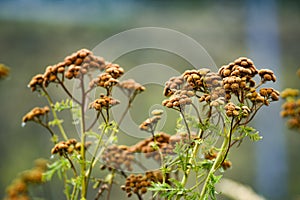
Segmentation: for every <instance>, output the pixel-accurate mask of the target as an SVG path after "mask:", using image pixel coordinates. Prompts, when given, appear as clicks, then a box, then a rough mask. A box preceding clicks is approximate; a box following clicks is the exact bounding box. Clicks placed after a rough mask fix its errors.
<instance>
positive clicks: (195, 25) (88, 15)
mask: <svg viewBox="0 0 300 200" xmlns="http://www.w3.org/2000/svg"><path fill="white" fill-rule="evenodd" d="M263 2H264V1H263ZM256 3H257V4H256ZM250 4H251V5H250ZM269 5H272V9H273V10H271V11H272V12H273V14H274V13H275V15H274V16H275V18H271V19H270V20H271V22H270V23H275V25H276V26H275V27H276V30H275V31H276V34H275V36H276V37H275V40H276V41H275V42H276V43H277V44H278V45H277V46H276V50H275V51H276V52H277V54H276V53H275V54H270V55H269V54H268V55H266V56H265V55H263V54H260V58H257V59H258V60H261V57H263V58H264V56H265V58H266V60H264V62H263V63H264V64H266V66H260V65H259V64H257V63H256V57H255V56H256V54H255V53H253V51H254V52H255V49H256V48H258V49H260V45H261V44H259V43H257V44H256V43H252V42H251V37H249V32H251V30H250V29H252V27H251V26H250V25H249V18H251V13H249V12H250V10H251V9H249V6H252V8H254V10H255V8H256V7H255V6H257V10H258V12H259V13H258V14H260V15H259V16H260V17H261V18H260V19H261V21H260V19H259V20H257V21H258V22H260V23H261V24H260V25H261V26H259V27H262V29H258V30H254V33H257V36H260V34H261V32H268V31H266V30H263V29H264V28H265V29H268V27H269V24H268V21H267V22H266V21H265V20H264V16H266V18H268V16H269V15H267V14H266V13H265V12H264V9H262V8H264V6H267V7H268V6H269ZM257 21H256V22H257ZM264 23H265V24H264ZM147 26H151V27H164V28H170V29H174V30H176V31H180V32H182V33H184V34H186V35H188V36H190V37H192V38H193V39H195V40H196V41H197V42H199V43H200V44H201V45H202V46H203V47H204V48H205V49H206V50H207V52H208V53H209V54H210V56H211V57H212V58H213V60H214V61H215V63H216V65H217V66H221V65H223V64H227V63H229V62H230V61H233V60H234V59H236V58H237V57H239V56H248V57H250V58H251V59H253V61H254V62H255V63H256V65H257V67H258V68H269V67H275V68H274V69H275V71H276V75H277V78H278V80H279V84H277V85H276V86H275V88H276V89H278V90H282V89H283V88H285V87H294V88H299V83H300V80H299V78H297V77H296V74H295V72H296V71H297V69H298V68H299V67H300V62H299V60H298V59H299V55H300V48H299V44H300V3H299V2H297V1H265V2H264V3H261V1H258V2H256V1H230V2H228V1H221V0H219V1H215V2H214V3H212V2H210V1H200V2H198V1H182V2H181V1H134V0H128V1H120V0H114V1H89V2H86V1H81V0H73V1H67V0H52V1H50V0H48V1H46V0H31V1H22V0H19V1H9V0H7V1H3V0H2V1H1V0H0V63H4V64H6V65H8V66H10V68H11V72H10V76H9V77H8V78H7V79H5V80H2V81H1V82H0V94H1V100H0V101H1V112H0V113H1V114H0V116H1V121H0V130H1V132H0V133H1V134H0V152H1V161H0V197H3V196H4V193H5V187H6V186H7V185H9V184H10V183H11V181H12V180H13V178H14V177H16V175H17V174H18V172H20V171H22V170H25V169H28V168H31V167H32V166H33V163H32V162H33V160H34V159H36V158H39V157H43V158H50V156H51V155H50V149H51V147H52V145H51V143H50V142H49V135H48V133H47V132H46V130H44V129H43V128H41V127H39V126H38V125H36V124H31V123H28V124H27V125H26V127H24V128H22V127H21V119H22V116H23V115H24V114H25V113H27V112H28V111H29V110H30V109H31V108H32V107H34V106H42V105H44V104H45V103H46V102H45V101H44V100H43V99H42V98H39V97H38V95H37V94H36V93H32V92H31V91H30V89H28V88H27V84H28V82H29V81H30V79H31V77H32V76H33V75H35V74H37V73H42V72H43V71H44V68H45V67H46V66H47V65H51V64H55V63H57V62H59V61H61V60H62V59H63V58H64V57H65V56H66V55H69V54H70V53H72V52H74V51H77V50H78V49H80V48H88V49H93V48H94V47H95V46H96V45H97V44H99V43H100V42H101V41H103V40H105V39H107V38H108V37H110V36H112V35H114V34H117V33H119V32H121V31H125V30H128V29H131V28H137V27H147ZM253 28H255V27H253ZM272 31H273V30H272ZM271 34H273V33H272V32H271ZM252 35H253V29H252ZM254 36H255V34H254ZM249 38H250V39H249ZM266 39H268V35H267V36H266ZM269 42H270V43H269V44H268V41H267V43H266V44H267V46H265V48H269V50H270V52H272V51H274V49H273V48H275V47H274V46H273V44H274V41H269ZM272 56H273V57H272ZM273 59H274V60H277V61H278V62H277V63H278V66H269V65H272V64H273V63H274V62H273ZM117 62H118V63H119V64H120V65H121V66H124V68H125V69H126V70H129V69H131V68H133V67H134V66H136V65H140V64H144V63H149V62H156V63H163V64H165V65H168V66H172V67H173V68H175V69H176V70H178V71H181V72H183V71H184V70H185V69H188V68H189V67H190V66H189V63H187V62H186V61H185V60H184V59H182V58H180V57H178V56H176V55H173V54H171V53H168V52H163V51H158V50H140V51H135V52H131V53H129V54H127V55H124V56H122V57H121V58H119V59H118V60H117ZM190 68H191V67H190ZM158 73H159V72H158ZM162 89H163V88H162V87H159V88H152V89H151V87H150V89H149V90H148V91H147V92H146V93H145V94H143V96H141V97H140V99H138V100H137V105H143V103H145V104H144V106H143V107H142V108H141V109H139V108H136V110H133V113H132V116H134V120H136V121H137V123H140V122H141V121H142V120H143V119H144V118H146V117H147V116H148V109H149V107H151V105H152V104H158V103H160V102H161V100H162V99H163V97H162V95H161V94H162ZM151 91H152V92H155V95H153V94H152V95H151ZM153 96H155V98H153ZM143 98H145V99H147V101H146V102H143ZM280 104H281V102H279V103H276V105H275V104H273V105H271V106H270V107H269V108H268V109H270V110H272V109H273V110H275V111H276V112H277V111H279V108H280ZM262 112H269V111H268V110H267V109H262V110H261V113H262ZM138 113H139V114H138ZM259 116H263V117H262V118H260V119H258V120H256V121H263V122H266V124H270V122H271V124H274V125H275V124H276V126H278V127H279V128H277V129H276V130H277V131H275V132H273V131H272V132H262V133H261V134H262V135H263V136H264V139H263V140H262V141H260V142H258V144H253V143H251V142H250V141H244V143H243V144H242V145H241V147H239V148H234V149H233V150H232V152H231V154H230V159H231V161H232V162H233V167H232V169H230V170H229V171H228V172H226V173H225V177H227V178H232V179H233V180H237V181H239V182H241V183H244V184H247V185H249V186H250V187H252V188H253V189H254V190H255V191H257V192H258V193H260V194H262V195H263V196H265V197H266V198H268V199H293V200H297V199H300V173H299V169H300V154H299V147H300V134H299V133H297V132H293V131H289V130H287V128H286V127H285V126H284V125H285V121H284V120H283V119H281V118H280V115H279V112H277V113H275V115H260V114H259ZM170 117H171V118H170V119H171V120H168V123H170V124H171V125H168V126H166V130H165V131H171V130H172V125H173V121H174V120H173V119H174V117H173V118H172V116H170ZM258 125H259V126H256V125H255V123H253V126H255V127H256V128H257V129H258V130H263V129H266V130H268V128H269V127H264V123H258ZM274 137H277V138H280V141H276V143H272V141H273V139H274ZM124 142H125V143H126V141H124ZM127 142H128V144H129V141H127ZM264 144H266V145H264ZM269 158H272V159H269ZM272 173H273V174H272ZM262 174H268V176H269V177H267V178H263V179H264V180H261V178H260V177H262ZM264 185H265V186H266V187H264ZM51 188H52V192H49V191H48V193H52V197H50V196H48V197H45V196H42V195H41V197H43V198H45V199H60V198H62V197H56V196H55V194H56V193H57V191H55V190H56V189H57V188H55V187H54V186H51V185H47V186H46V189H47V190H48V189H49V190H51Z"/></svg>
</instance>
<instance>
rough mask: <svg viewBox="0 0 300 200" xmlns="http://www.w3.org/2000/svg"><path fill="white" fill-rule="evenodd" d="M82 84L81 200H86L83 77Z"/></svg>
mask: <svg viewBox="0 0 300 200" xmlns="http://www.w3.org/2000/svg"><path fill="white" fill-rule="evenodd" d="M80 83H81V85H80V86H81V92H82V96H81V98H82V100H81V148H80V155H81V179H82V180H81V200H85V199H86V196H87V177H86V175H85V172H86V157H85V153H86V152H85V139H86V138H85V131H86V130H85V100H86V96H85V92H84V79H83V76H82V77H81V79H80Z"/></svg>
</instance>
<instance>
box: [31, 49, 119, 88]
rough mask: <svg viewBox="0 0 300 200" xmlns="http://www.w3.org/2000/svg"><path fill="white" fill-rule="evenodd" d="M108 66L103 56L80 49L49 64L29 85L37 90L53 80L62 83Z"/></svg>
mask: <svg viewBox="0 0 300 200" xmlns="http://www.w3.org/2000/svg"><path fill="white" fill-rule="evenodd" d="M107 68H109V67H108V66H106V64H105V60H104V59H103V58H102V57H97V56H95V55H93V52H91V51H90V50H87V49H80V50H79V51H77V52H75V53H72V54H71V55H69V56H67V57H66V58H65V59H64V61H62V62H59V63H57V64H55V65H51V66H48V67H47V68H46V70H45V72H44V73H43V74H38V75H36V76H34V77H33V78H32V79H31V81H30V83H29V85H28V86H29V87H30V88H31V90H32V91H35V90H36V89H37V88H38V87H41V88H43V87H48V85H49V84H50V83H51V82H52V83H57V84H62V83H63V82H64V79H65V78H67V79H73V78H76V79H77V78H81V76H83V75H85V74H90V72H92V71H94V70H100V71H102V70H106V69H107ZM115 71H116V70H113V73H114V74H116V72H115ZM119 71H122V70H119ZM118 74H122V72H118Z"/></svg>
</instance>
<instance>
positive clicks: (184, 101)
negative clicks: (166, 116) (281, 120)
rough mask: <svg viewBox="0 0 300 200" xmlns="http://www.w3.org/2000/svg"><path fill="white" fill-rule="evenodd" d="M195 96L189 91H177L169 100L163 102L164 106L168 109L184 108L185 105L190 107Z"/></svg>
mask: <svg viewBox="0 0 300 200" xmlns="http://www.w3.org/2000/svg"><path fill="white" fill-rule="evenodd" d="M192 96H194V92H193V91H189V90H177V91H176V92H174V94H173V95H172V96H170V98H169V99H165V100H164V101H163V102H162V105H163V106H166V107H168V108H180V109H182V108H184V106H185V105H189V104H191V103H192V99H191V97H192Z"/></svg>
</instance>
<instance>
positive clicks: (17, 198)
mask: <svg viewBox="0 0 300 200" xmlns="http://www.w3.org/2000/svg"><path fill="white" fill-rule="evenodd" d="M47 163H48V161H47V160H44V159H38V160H36V161H35V166H34V167H33V168H32V169H30V170H26V171H23V172H22V173H20V175H19V176H18V177H17V178H16V179H15V180H14V181H13V182H12V184H11V185H9V186H8V187H7V188H6V197H5V198H4V200H21V199H22V200H26V199H27V200H29V199H31V198H30V197H29V191H28V188H29V186H30V185H32V184H41V183H43V180H42V176H43V173H44V172H45V171H46V169H47Z"/></svg>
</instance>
